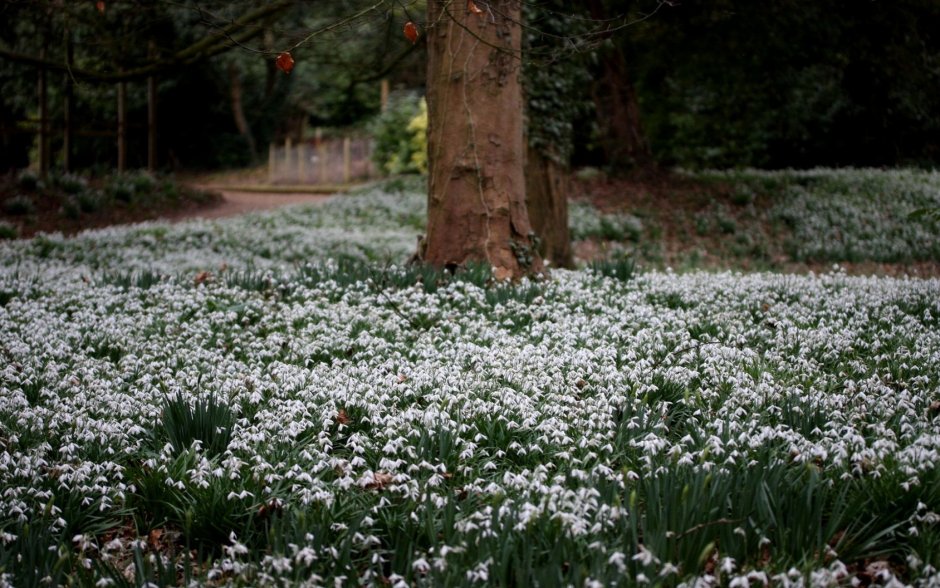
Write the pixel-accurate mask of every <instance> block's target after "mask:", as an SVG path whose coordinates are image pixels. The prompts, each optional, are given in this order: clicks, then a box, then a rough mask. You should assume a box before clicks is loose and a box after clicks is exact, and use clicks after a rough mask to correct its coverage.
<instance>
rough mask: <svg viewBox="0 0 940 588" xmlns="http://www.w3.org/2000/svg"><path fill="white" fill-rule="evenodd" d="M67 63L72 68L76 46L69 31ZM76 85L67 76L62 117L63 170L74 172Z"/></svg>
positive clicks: (66, 48) (66, 50)
mask: <svg viewBox="0 0 940 588" xmlns="http://www.w3.org/2000/svg"><path fill="white" fill-rule="evenodd" d="M65 38H66V46H65V62H66V63H67V64H68V65H69V66H71V65H72V63H73V61H74V57H75V45H74V43H73V42H72V33H71V31H69V30H66V32H65ZM74 109H75V83H74V82H73V81H72V76H70V75H69V74H68V73H66V74H65V96H64V97H63V100H62V117H63V118H64V119H65V120H64V121H63V122H64V123H65V129H64V130H65V132H64V134H63V135H62V170H63V171H66V172H70V171H72V150H73V149H74V145H75V140H74V136H75V121H74V118H75V117H74Z"/></svg>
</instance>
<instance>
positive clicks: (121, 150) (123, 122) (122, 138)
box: [117, 82, 127, 173]
mask: <svg viewBox="0 0 940 588" xmlns="http://www.w3.org/2000/svg"><path fill="white" fill-rule="evenodd" d="M126 169H127V82H119V83H118V86H117V170H118V173H124V171H125V170H126Z"/></svg>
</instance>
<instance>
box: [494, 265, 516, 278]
mask: <svg viewBox="0 0 940 588" xmlns="http://www.w3.org/2000/svg"><path fill="white" fill-rule="evenodd" d="M493 277H494V278H496V281H497V282H505V281H507V280H511V279H512V270H511V269H509V268H507V267H502V266H497V267H495V268H493Z"/></svg>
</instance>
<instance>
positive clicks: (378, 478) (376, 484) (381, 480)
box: [365, 472, 394, 490]
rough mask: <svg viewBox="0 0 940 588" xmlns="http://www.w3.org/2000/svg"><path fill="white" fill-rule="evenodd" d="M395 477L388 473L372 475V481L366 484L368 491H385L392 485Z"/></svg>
mask: <svg viewBox="0 0 940 588" xmlns="http://www.w3.org/2000/svg"><path fill="white" fill-rule="evenodd" d="M393 480H394V476H392V475H391V474H389V473H387V472H375V473H373V474H372V481H371V482H369V483H368V484H366V486H365V488H366V490H384V489H385V487H386V486H388V485H389V484H391V483H392V481H393Z"/></svg>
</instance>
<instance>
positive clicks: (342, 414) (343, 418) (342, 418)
mask: <svg viewBox="0 0 940 588" xmlns="http://www.w3.org/2000/svg"><path fill="white" fill-rule="evenodd" d="M336 422H337V423H339V424H341V425H348V424H349V423H351V422H352V419H351V418H349V415H348V414H346V411H345V410H344V409H342V408H341V409H339V412H338V413H336Z"/></svg>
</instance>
